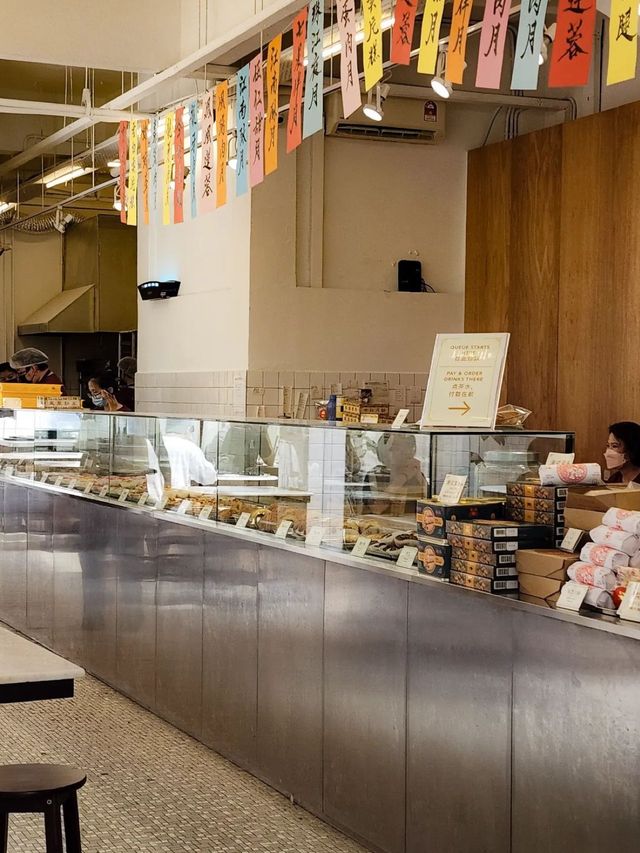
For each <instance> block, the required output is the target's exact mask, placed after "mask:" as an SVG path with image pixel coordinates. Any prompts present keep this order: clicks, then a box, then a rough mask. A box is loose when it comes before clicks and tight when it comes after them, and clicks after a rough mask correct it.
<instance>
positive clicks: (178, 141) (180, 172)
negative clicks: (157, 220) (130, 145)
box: [173, 107, 184, 225]
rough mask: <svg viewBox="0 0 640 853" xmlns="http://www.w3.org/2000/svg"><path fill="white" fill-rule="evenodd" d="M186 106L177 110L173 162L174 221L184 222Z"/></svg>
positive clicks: (177, 222)
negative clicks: (184, 120)
mask: <svg viewBox="0 0 640 853" xmlns="http://www.w3.org/2000/svg"><path fill="white" fill-rule="evenodd" d="M183 116H184V107H178V109H177V110H176V124H175V136H174V143H173V144H174V152H175V153H174V162H173V221H174V223H175V224H176V225H177V224H179V223H180V222H184V122H183V120H182V118H183Z"/></svg>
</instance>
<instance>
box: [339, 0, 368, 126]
mask: <svg viewBox="0 0 640 853" xmlns="http://www.w3.org/2000/svg"><path fill="white" fill-rule="evenodd" d="M338 29H339V31H340V45H341V47H340V88H341V90H342V112H343V115H344V117H345V118H349V116H350V115H351V114H352V113H354V112H355V111H356V110H357V109H359V107H360V106H361V105H362V94H361V93H360V75H359V71H358V51H357V49H356V6H355V1H354V0H339V5H338Z"/></svg>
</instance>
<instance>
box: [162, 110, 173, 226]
mask: <svg viewBox="0 0 640 853" xmlns="http://www.w3.org/2000/svg"><path fill="white" fill-rule="evenodd" d="M162 155H163V161H164V162H163V169H162V224H163V225H170V224H171V172H172V171H173V113H167V114H166V115H165V117H164V145H163V151H162Z"/></svg>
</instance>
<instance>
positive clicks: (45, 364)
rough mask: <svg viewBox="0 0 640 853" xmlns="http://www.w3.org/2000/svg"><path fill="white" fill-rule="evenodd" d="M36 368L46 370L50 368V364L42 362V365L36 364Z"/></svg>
mask: <svg viewBox="0 0 640 853" xmlns="http://www.w3.org/2000/svg"><path fill="white" fill-rule="evenodd" d="M36 367H37V368H38V370H46V369H47V367H49V362H48V361H41V362H40V364H36Z"/></svg>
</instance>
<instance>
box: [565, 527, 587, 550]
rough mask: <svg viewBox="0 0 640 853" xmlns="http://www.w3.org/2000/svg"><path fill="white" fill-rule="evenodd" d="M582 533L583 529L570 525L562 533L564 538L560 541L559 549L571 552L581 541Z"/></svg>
mask: <svg viewBox="0 0 640 853" xmlns="http://www.w3.org/2000/svg"><path fill="white" fill-rule="evenodd" d="M584 535H585V533H584V530H578V528H577V527H570V528H569V529H568V530H567V532H566V533H565V534H564V539H563V540H562V542H561V543H560V550H561V551H568V552H569V553H570V554H573V552H574V551H575V550H576V549H577V547H578V545H579V544H580V543H581V542H582V539H583V538H584Z"/></svg>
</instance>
